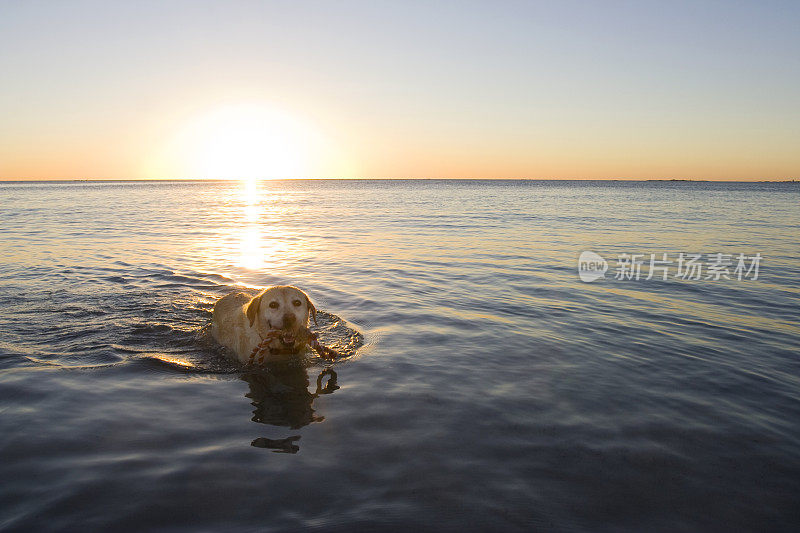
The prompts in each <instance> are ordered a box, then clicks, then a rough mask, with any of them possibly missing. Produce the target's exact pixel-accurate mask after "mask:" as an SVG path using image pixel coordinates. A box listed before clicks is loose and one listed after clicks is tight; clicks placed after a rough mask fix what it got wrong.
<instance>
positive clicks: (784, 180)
mask: <svg viewBox="0 0 800 533" xmlns="http://www.w3.org/2000/svg"><path fill="white" fill-rule="evenodd" d="M251 180H252V181H316V180H321V181H324V180H327V181H359V180H360V181H381V180H383V181H448V180H449V181H668V182H676V181H689V182H722V183H726V182H727V183H797V182H800V178H764V179H742V178H724V179H707V178H624V177H619V178H503V177H497V178H441V177H426V178H391V177H371V178H360V177H359V178H344V177H324V178H307V177H306V178H297V177H294V178H0V182H4V183H12V182H138V181H147V182H167V181H200V182H202V181H214V182H220V181H251Z"/></svg>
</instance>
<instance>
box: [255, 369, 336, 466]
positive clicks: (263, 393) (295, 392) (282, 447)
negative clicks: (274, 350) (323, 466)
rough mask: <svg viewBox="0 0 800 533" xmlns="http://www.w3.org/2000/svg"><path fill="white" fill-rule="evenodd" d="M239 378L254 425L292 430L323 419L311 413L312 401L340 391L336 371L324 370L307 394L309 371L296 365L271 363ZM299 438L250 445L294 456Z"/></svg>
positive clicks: (263, 441)
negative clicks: (251, 406)
mask: <svg viewBox="0 0 800 533" xmlns="http://www.w3.org/2000/svg"><path fill="white" fill-rule="evenodd" d="M242 379H243V380H245V381H246V382H247V383H248V384H249V385H250V391H249V392H248V393H247V394H245V397H247V398H250V399H251V400H252V402H251V403H252V405H253V407H255V410H254V411H253V418H252V420H253V422H258V423H261V424H270V425H273V426H281V427H289V428H291V429H299V428H301V427H303V426H307V425H308V424H311V423H313V422H321V421H322V420H324V419H325V417H324V416H317V415H316V414H314V407H313V403H314V400H315V399H317V398H318V397H319V396H320V395H322V394H331V393H332V392H333V391H335V390H336V389H338V388H339V385H338V384H337V382H336V379H337V376H336V372H334V370H333V369H332V368H326V369H324V370H323V371H322V372H320V374H319V376H317V383H316V390H315V392H313V393H311V392H309V390H308V385H309V377H308V372H307V370H306V369H305V368H303V367H302V366H300V365H296V364H277V363H276V364H271V365H269V366H267V367H265V368H263V369H260V370H259V371H258V372H248V373H246V374H243V375H242ZM299 439H300V435H293V436H290V437H286V438H284V439H268V438H265V437H259V438H257V439H256V440H254V441H253V442H252V443H251V444H252V445H253V446H255V447H257V448H268V449H271V450H273V451H275V452H278V453H297V452H298V451H299V450H300V447H299V446H298V445H297V444H296V443H295V441H297V440H299Z"/></svg>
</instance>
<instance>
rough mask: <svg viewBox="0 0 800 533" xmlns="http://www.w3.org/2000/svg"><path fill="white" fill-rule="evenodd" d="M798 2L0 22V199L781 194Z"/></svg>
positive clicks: (116, 15) (218, 9)
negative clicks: (687, 190) (444, 191)
mask: <svg viewBox="0 0 800 533" xmlns="http://www.w3.org/2000/svg"><path fill="white" fill-rule="evenodd" d="M798 28H800V2H797V1H769V0H764V1H752V2H740V1H734V0H727V1H719V2H709V1H699V0H698V1H691V2H681V1H670V2H664V1H659V2H649V1H646V0H644V1H630V2H621V1H612V0H608V1H585V2H574V1H569V0H565V1H559V2H535V1H526V2H515V1H494V2H490V1H485V2H471V1H466V0H465V1H450V2H445V1H433V0H432V1H427V2H415V1H407V0H404V1H395V2H387V1H380V0H373V1H364V2H355V1H336V2H334V1H326V2H306V1H274V2H270V1H262V2H243V1H226V2H208V1H201V0H192V1H178V0H173V1H157V2H155V1H154V2H150V1H146V0H139V1H136V2H127V1H126V2H123V1H109V0H106V1H99V2H90V1H70V2H52V1H36V0H20V1H17V0H0V179H5V180H9V179H177V178H234V179H237V178H275V177H286V178H299V177H305V178H531V179H710V180H784V179H794V178H800V149H798V147H800V31H798Z"/></svg>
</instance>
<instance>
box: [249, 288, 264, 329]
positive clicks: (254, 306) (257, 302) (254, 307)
mask: <svg viewBox="0 0 800 533" xmlns="http://www.w3.org/2000/svg"><path fill="white" fill-rule="evenodd" d="M263 295H264V294H263V293H262V294H259V295H258V296H256V297H255V298H253V299H252V300H250V303H249V304H247V318H249V319H250V327H251V328H252V327H253V323H254V322H255V321H256V316H258V308H259V307H261V297H262V296H263Z"/></svg>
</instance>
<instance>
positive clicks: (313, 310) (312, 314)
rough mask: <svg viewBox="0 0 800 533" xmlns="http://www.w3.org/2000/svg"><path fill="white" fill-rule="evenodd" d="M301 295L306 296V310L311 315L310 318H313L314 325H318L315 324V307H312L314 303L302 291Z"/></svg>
mask: <svg viewBox="0 0 800 533" xmlns="http://www.w3.org/2000/svg"><path fill="white" fill-rule="evenodd" d="M303 296H305V297H306V304H308V312H309V314H310V315H311V318H313V319H314V325H315V326H319V324H317V308H316V307H314V304H312V303H311V299H309V297H308V295H307V294H306V293H303ZM306 320H308V317H306Z"/></svg>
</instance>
